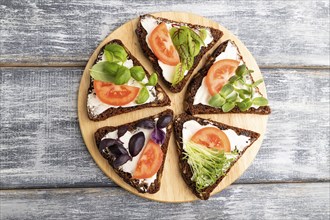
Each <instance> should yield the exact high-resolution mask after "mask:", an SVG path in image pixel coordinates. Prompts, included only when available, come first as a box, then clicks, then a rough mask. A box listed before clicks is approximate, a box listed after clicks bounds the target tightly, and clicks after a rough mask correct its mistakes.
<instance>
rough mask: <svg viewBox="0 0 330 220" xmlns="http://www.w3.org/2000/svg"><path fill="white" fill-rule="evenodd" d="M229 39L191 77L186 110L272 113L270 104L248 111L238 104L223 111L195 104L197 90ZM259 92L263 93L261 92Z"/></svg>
mask: <svg viewBox="0 0 330 220" xmlns="http://www.w3.org/2000/svg"><path fill="white" fill-rule="evenodd" d="M229 41H230V40H227V41H225V42H223V43H221V44H220V45H219V46H218V47H217V48H216V49H215V50H214V51H213V53H212V54H211V55H210V56H209V58H208V60H207V61H206V63H205V65H204V66H203V67H202V68H201V69H200V70H199V71H198V73H197V74H195V75H194V77H193V78H192V79H191V81H190V83H189V85H188V88H187V91H186V95H185V101H184V109H185V111H186V112H187V113H189V114H193V115H194V114H212V113H216V114H218V113H222V114H225V113H253V114H261V115H268V114H270V113H271V109H270V107H269V106H260V107H259V108H257V109H256V108H253V107H251V108H249V109H248V110H247V111H244V112H242V111H241V110H240V109H239V108H238V107H237V106H235V108H233V109H232V110H231V111H229V112H223V111H222V109H221V108H215V107H212V106H208V105H203V104H197V105H194V104H193V103H194V99H195V95H196V93H197V90H198V89H199V87H200V86H201V85H202V81H203V78H204V77H205V76H206V75H207V72H208V71H209V69H210V67H211V66H212V65H213V63H214V62H215V59H216V57H217V56H219V55H220V54H221V53H222V52H224V51H225V49H226V47H227V44H228V42H229ZM231 43H232V44H234V45H235V43H234V42H233V41H231ZM251 79H252V82H254V81H253V78H252V76H251ZM258 92H259V91H258ZM259 94H261V93H260V92H259Z"/></svg>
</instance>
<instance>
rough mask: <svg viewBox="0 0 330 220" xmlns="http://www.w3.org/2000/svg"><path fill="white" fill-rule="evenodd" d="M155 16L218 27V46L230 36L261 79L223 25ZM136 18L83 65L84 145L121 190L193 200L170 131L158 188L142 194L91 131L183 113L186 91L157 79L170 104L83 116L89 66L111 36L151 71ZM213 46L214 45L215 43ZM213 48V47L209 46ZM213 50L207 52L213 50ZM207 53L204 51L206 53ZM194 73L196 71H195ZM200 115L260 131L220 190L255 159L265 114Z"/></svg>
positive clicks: (172, 199)
mask: <svg viewBox="0 0 330 220" xmlns="http://www.w3.org/2000/svg"><path fill="white" fill-rule="evenodd" d="M153 15H155V16H159V17H164V18H168V19H171V20H176V21H182V22H189V23H192V24H200V25H205V26H210V27H214V28H218V29H220V30H221V31H223V32H224V36H223V37H222V38H221V41H220V42H218V44H217V45H219V44H220V43H221V42H223V41H225V40H227V39H231V40H233V41H235V43H236V44H237V46H238V48H239V50H240V52H241V54H242V56H243V57H244V60H245V62H246V65H247V66H248V67H249V69H253V70H254V73H253V74H252V75H253V77H254V79H255V80H258V79H260V78H262V75H261V73H260V70H259V67H258V65H257V63H256V61H255V60H254V58H253V56H252V55H251V53H250V52H249V51H248V50H247V48H246V47H245V46H244V45H243V43H242V42H241V41H240V40H239V39H237V38H236V37H235V36H234V35H233V34H232V33H230V32H229V31H228V30H227V29H226V28H224V27H222V26H221V25H219V24H217V23H216V22H213V21H211V20H209V19H206V18H204V17H201V16H198V15H195V14H191V13H186V12H160V13H155V14H153ZM137 22H138V19H134V20H131V21H129V22H127V23H126V24H124V25H122V26H121V27H119V28H118V29H116V30H115V31H114V32H112V33H111V34H110V35H109V36H108V37H106V38H105V39H104V41H103V42H102V43H101V44H100V45H99V46H98V47H97V48H96V50H95V51H94V53H93V54H92V56H91V57H90V59H89V61H88V63H87V65H86V68H85V70H84V73H83V76H82V79H81V82H80V87H79V94H78V117H79V123H80V130H81V133H82V136H83V139H84V141H85V144H86V146H87V148H88V150H89V152H90V154H91V155H92V157H93V158H94V160H95V162H96V164H97V165H98V166H99V167H100V168H101V170H102V171H103V172H104V173H105V174H106V175H107V176H108V177H110V178H111V179H112V180H113V181H114V182H115V183H116V184H118V185H120V186H121V187H123V188H124V189H126V190H128V191H129V192H131V193H134V194H135V195H138V196H141V197H144V198H148V199H152V200H156V201H161V202H189V201H193V200H197V197H195V196H194V195H193V194H192V193H191V191H190V189H189V188H188V187H187V185H186V184H185V183H184V181H183V179H182V177H181V174H180V170H179V167H178V155H177V152H176V147H177V146H176V145H175V142H174V136H173V134H172V137H171V140H170V142H169V146H168V153H167V156H166V161H165V167H164V171H163V172H164V173H163V177H162V180H161V188H160V190H159V191H158V192H157V193H156V194H142V193H138V192H137V191H136V189H134V188H133V187H131V186H130V185H128V184H126V183H125V182H124V181H123V180H122V179H121V178H120V177H119V176H118V175H117V174H116V173H115V172H114V171H113V169H112V168H111V167H110V166H109V164H108V162H107V160H105V159H104V158H103V157H102V156H101V154H100V153H99V152H98V150H97V147H96V144H95V140H94V132H95V131H96V130H97V129H98V128H101V127H103V126H118V125H121V124H124V123H128V122H132V121H135V120H138V119H140V118H144V117H148V116H151V115H154V114H157V113H159V112H161V111H163V110H165V109H166V108H171V109H173V111H174V112H175V114H176V115H177V114H179V113H182V112H183V105H182V100H183V97H184V94H185V92H186V88H185V89H183V91H182V92H181V93H171V92H170V91H169V90H168V89H166V87H165V86H164V84H163V83H162V82H160V84H161V86H162V87H163V88H164V89H165V91H166V92H167V94H168V95H169V97H170V99H171V101H172V104H171V106H170V107H159V108H148V109H142V110H137V111H134V112H130V113H127V114H125V115H118V116H114V117H111V118H109V119H107V120H105V121H101V122H93V121H91V120H89V118H88V116H87V108H86V102H87V91H88V87H89V69H90V68H91V67H92V65H93V63H94V61H95V59H96V57H97V55H98V54H99V52H100V49H101V48H102V47H103V46H104V45H105V44H106V43H108V42H109V41H110V40H113V39H120V40H121V41H122V42H123V43H124V45H125V46H126V47H127V48H128V49H129V51H130V52H131V53H132V54H133V55H134V56H135V57H136V58H137V59H138V60H139V61H140V62H141V63H142V65H143V66H144V67H145V68H146V69H147V70H148V71H149V72H153V68H152V66H151V64H150V62H149V61H148V60H147V58H146V57H145V56H144V55H143V53H142V51H141V49H140V46H139V43H138V39H137V37H136V35H135V28H136V25H137ZM217 45H216V46H217ZM213 49H215V47H213ZM213 49H212V50H211V51H209V53H210V52H212V51H213ZM209 53H208V54H209ZM205 57H207V56H204V58H203V60H202V62H200V65H199V66H198V67H197V68H196V70H199V68H200V67H202V65H203V64H204V61H205ZM195 73H196V71H195ZM260 91H261V92H262V94H264V96H266V90H265V86H264V84H261V85H260ZM198 116H199V117H203V118H210V119H212V120H215V121H219V122H223V123H226V124H229V125H233V126H237V127H240V128H246V129H249V130H252V131H256V132H258V133H260V134H261V136H260V138H259V139H258V140H257V141H256V142H255V143H254V144H253V145H252V146H251V147H250V148H249V149H248V150H247V151H246V152H245V153H244V155H243V156H242V157H241V158H240V159H239V160H238V161H237V163H236V164H235V165H234V166H233V167H232V169H231V170H230V172H229V173H228V175H227V176H226V177H225V178H224V179H223V180H222V182H221V183H220V184H219V185H218V186H217V188H215V190H214V191H213V193H212V194H215V193H218V192H220V191H221V190H223V189H224V188H225V187H227V186H228V185H230V184H231V183H233V182H234V181H235V180H236V179H237V178H239V177H240V176H241V175H242V174H243V172H244V171H245V170H246V169H247V168H248V167H249V165H250V164H251V163H252V161H253V159H254V158H255V156H256V154H257V153H258V151H259V148H260V146H261V143H262V140H263V137H264V133H265V131H266V124H267V119H268V116H266V115H253V114H213V115H211V114H207V115H198Z"/></svg>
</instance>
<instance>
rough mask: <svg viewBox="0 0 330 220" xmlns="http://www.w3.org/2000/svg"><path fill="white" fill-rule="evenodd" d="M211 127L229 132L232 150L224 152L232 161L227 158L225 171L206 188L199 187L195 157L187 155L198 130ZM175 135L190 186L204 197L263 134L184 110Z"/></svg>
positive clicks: (180, 163)
mask: <svg viewBox="0 0 330 220" xmlns="http://www.w3.org/2000/svg"><path fill="white" fill-rule="evenodd" d="M207 127H211V128H217V129H220V130H221V131H222V134H223V133H224V134H225V135H226V136H227V138H228V139H229V142H230V153H225V154H224V155H225V157H226V158H229V159H230V158H231V161H230V160H228V161H226V160H224V164H225V165H223V168H222V169H221V172H222V173H218V172H216V175H218V176H215V180H216V181H215V182H214V181H213V182H210V183H209V185H208V184H206V185H205V188H200V189H198V187H197V181H198V178H197V179H193V175H194V172H193V168H192V166H191V163H194V161H193V160H191V161H189V154H188V155H187V152H189V149H191V148H189V147H188V145H189V144H191V143H194V142H191V138H192V137H193V136H194V134H196V132H197V131H200V129H204V128H207ZM174 135H175V140H176V144H177V151H178V154H179V167H180V170H181V175H182V177H183V179H184V181H185V182H186V184H187V185H188V187H189V188H190V189H191V191H192V192H193V193H194V194H195V195H196V196H197V197H198V198H200V199H203V200H206V199H208V198H209V196H210V193H211V192H212V191H213V190H214V188H215V187H216V186H217V185H218V184H219V183H220V182H221V180H222V179H223V178H224V177H225V176H226V174H227V173H228V172H229V171H230V169H231V167H232V166H233V165H234V164H235V163H236V161H237V160H239V158H240V157H241V156H242V155H243V154H244V152H245V151H246V149H248V148H249V147H250V146H251V145H252V144H253V143H254V142H255V141H256V140H257V139H258V137H259V136H260V135H259V134H258V133H256V132H253V131H249V130H246V129H241V128H237V127H233V126H229V125H226V124H223V123H219V122H216V121H211V120H207V119H203V118H198V117H194V116H191V115H188V114H186V113H182V114H180V115H178V116H177V117H176V118H175V121H174ZM196 146H197V147H201V148H206V147H204V146H203V145H196ZM196 146H195V147H196ZM206 149H210V148H206ZM204 164H206V163H205V162H204V163H202V162H200V163H199V165H198V166H202V165H204ZM195 165H196V164H195ZM210 168H211V169H213V168H212V167H208V169H210ZM195 175H197V174H195ZM203 181H204V180H203Z"/></svg>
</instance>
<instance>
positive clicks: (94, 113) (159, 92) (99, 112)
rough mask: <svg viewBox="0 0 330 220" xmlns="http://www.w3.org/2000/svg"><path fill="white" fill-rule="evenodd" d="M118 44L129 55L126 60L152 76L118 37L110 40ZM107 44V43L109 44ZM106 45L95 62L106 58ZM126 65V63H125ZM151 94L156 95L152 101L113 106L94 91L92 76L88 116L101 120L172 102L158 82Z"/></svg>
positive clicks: (147, 75)
mask: <svg viewBox="0 0 330 220" xmlns="http://www.w3.org/2000/svg"><path fill="white" fill-rule="evenodd" d="M112 43H115V44H118V45H120V46H122V47H123V48H124V49H125V50H126V52H127V54H128V56H127V61H126V62H132V63H133V66H141V67H142V68H143V69H144V71H145V73H146V76H145V77H146V78H149V77H150V73H149V72H148V71H147V70H146V69H145V68H144V67H143V66H142V65H141V63H140V62H139V61H138V60H137V59H136V58H135V57H134V56H133V55H132V54H131V53H130V51H129V50H128V49H127V48H126V47H125V45H124V44H123V43H122V42H121V41H120V40H118V39H115V40H112V41H110V42H109V43H108V44H112ZM108 44H106V45H108ZM106 45H104V47H103V48H102V49H101V50H100V53H99V55H98V56H97V59H96V60H95V63H94V64H96V63H98V62H102V61H103V60H104V48H105V47H106ZM124 65H125V64H124ZM149 93H150V96H151V95H152V96H154V100H152V101H150V102H149V101H147V102H146V103H144V104H136V103H133V102H134V101H133V102H132V103H133V104H131V103H130V104H128V105H125V106H111V105H108V104H106V103H103V102H102V101H101V100H100V99H99V98H98V97H97V96H96V93H95V91H94V85H93V79H92V77H90V86H89V89H88V94H87V112H88V117H89V119H91V120H93V121H101V120H105V119H107V118H109V117H112V116H115V115H119V114H123V113H127V112H131V111H135V110H139V109H143V108H148V107H161V106H167V105H170V104H171V100H170V99H169V97H168V96H167V94H166V93H165V91H164V90H163V89H162V87H161V86H160V85H159V84H158V83H157V85H156V86H155V87H154V88H152V89H151V90H149Z"/></svg>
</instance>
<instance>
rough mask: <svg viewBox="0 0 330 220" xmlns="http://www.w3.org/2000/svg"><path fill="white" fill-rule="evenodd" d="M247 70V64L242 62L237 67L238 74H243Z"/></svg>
mask: <svg viewBox="0 0 330 220" xmlns="http://www.w3.org/2000/svg"><path fill="white" fill-rule="evenodd" d="M246 70H247V69H246V65H245V64H242V65H240V66H238V67H237V69H236V75H237V76H243V75H244V73H245V71H246Z"/></svg>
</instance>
